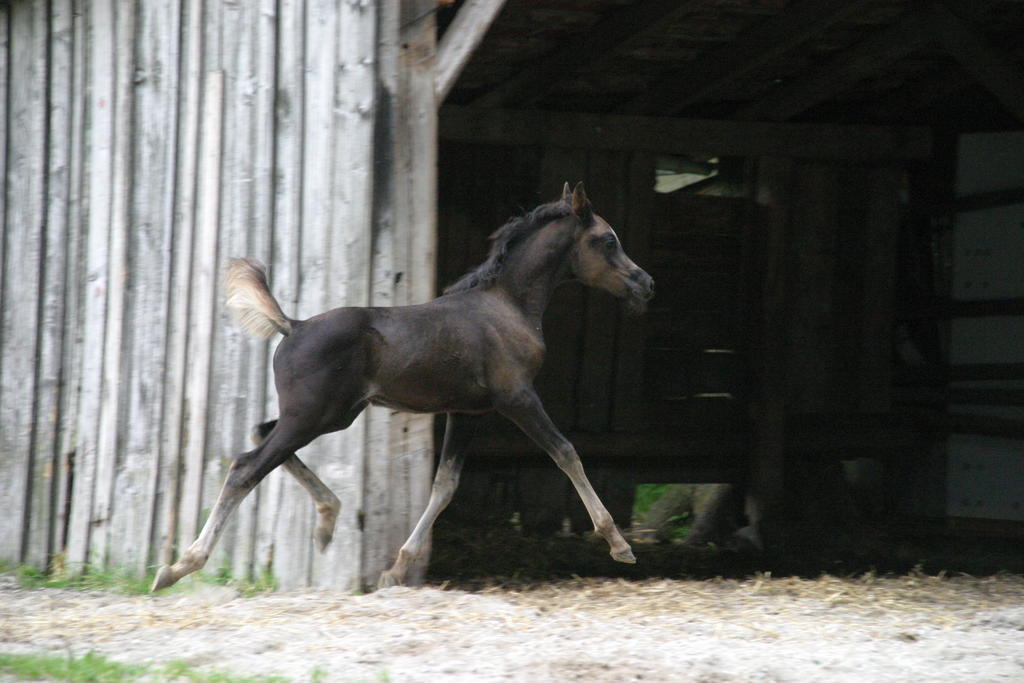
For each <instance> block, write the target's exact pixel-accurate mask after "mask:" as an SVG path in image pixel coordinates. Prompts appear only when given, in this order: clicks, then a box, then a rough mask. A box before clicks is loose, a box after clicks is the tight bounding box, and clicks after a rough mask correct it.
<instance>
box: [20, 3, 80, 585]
mask: <svg viewBox="0 0 1024 683" xmlns="http://www.w3.org/2000/svg"><path fill="white" fill-rule="evenodd" d="M72 35H73V34H72V7H71V2H70V0H54V1H53V2H51V3H50V25H49V36H48V40H49V55H50V65H49V80H48V83H47V88H46V99H47V102H48V103H49V111H48V114H49V122H48V124H47V150H46V178H47V180H46V204H45V206H46V230H45V239H44V245H43V246H44V252H43V254H42V261H43V267H42V282H41V285H42V286H41V288H40V301H39V306H40V319H39V320H40V322H39V324H40V329H39V333H40V339H39V350H38V354H37V368H38V372H39V378H38V383H37V384H38V385H37V389H36V409H35V413H36V416H37V417H36V426H35V448H34V450H35V454H34V456H33V462H34V464H33V479H34V482H33V489H32V508H31V515H30V519H29V528H28V548H27V553H26V558H25V561H27V562H29V563H31V564H34V565H35V566H40V567H41V566H46V565H47V564H48V562H49V558H50V555H51V554H52V553H54V552H55V548H54V546H53V540H54V533H53V530H54V527H55V526H56V523H57V519H56V514H57V510H58V508H57V506H56V503H57V500H56V494H57V492H58V483H59V481H60V467H59V453H58V448H59V440H60V424H61V418H60V408H61V406H62V400H61V395H62V386H63V381H64V369H63V362H62V361H63V357H64V343H65V330H66V329H67V325H66V312H67V308H68V307H67V303H66V302H67V294H68V291H67V286H66V282H65V274H66V269H67V268H66V258H67V246H68V221H67V219H68V214H67V211H68V199H69V189H70V165H71V164H70V155H71V140H70V132H71V97H70V95H71V40H72ZM68 336H70V335H68Z"/></svg>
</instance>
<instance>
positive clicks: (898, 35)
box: [735, 12, 930, 121]
mask: <svg viewBox="0 0 1024 683" xmlns="http://www.w3.org/2000/svg"><path fill="white" fill-rule="evenodd" d="M928 25H929V22H928V17H927V16H926V15H924V14H922V13H921V12H912V13H910V14H907V15H905V16H904V17H903V18H902V19H901V20H900V21H898V22H897V23H895V24H893V25H891V26H888V27H886V28H883V29H880V30H878V31H877V32H875V33H874V34H872V35H871V36H869V37H868V38H867V39H865V40H863V41H862V42H860V43H858V44H857V45H855V46H854V47H852V48H850V49H849V50H845V51H843V52H842V53H840V54H838V55H836V56H835V57H833V58H832V59H830V60H829V61H828V62H826V63H825V64H823V65H821V66H820V67H818V68H816V69H814V70H813V71H812V72H811V73H810V74H809V75H808V76H807V77H806V78H803V79H801V80H799V81H797V82H795V83H792V84H790V85H786V86H781V87H779V88H777V89H776V90H773V91H770V92H769V93H768V94H767V95H766V96H765V97H764V98H762V99H761V100H758V101H757V102H754V103H753V104H751V105H749V106H746V107H743V108H741V109H740V110H739V111H738V112H736V114H735V118H738V119H761V120H764V119H767V120H772V121H785V120H787V119H791V118H793V117H794V116H797V115H798V114H800V113H802V112H805V111H807V110H808V109H810V108H812V107H814V106H815V105H817V104H820V103H821V102H824V101H825V100H827V99H828V98H830V97H832V96H833V95H835V94H837V93H839V92H842V91H844V90H847V89H848V88H850V87H851V86H852V85H853V84H855V83H858V82H860V81H861V80H863V79H864V78H867V77H868V76H871V75H873V74H876V73H878V72H879V71H881V70H883V69H885V68H886V67H887V66H889V65H890V64H892V63H894V62H896V61H898V60H899V59H901V58H903V57H905V56H907V55H908V54H910V53H912V52H914V51H915V50H917V49H919V48H920V47H921V46H922V45H924V44H926V43H927V42H928V41H929V39H930V36H929V35H928V30H927V29H928Z"/></svg>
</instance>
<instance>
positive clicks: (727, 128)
mask: <svg viewBox="0 0 1024 683" xmlns="http://www.w3.org/2000/svg"><path fill="white" fill-rule="evenodd" d="M439 135H440V137H441V138H442V139H446V140H455V141H461V142H474V143H483V144H494V145H524V146H527V145H536V146H540V147H543V146H558V147H580V148H587V149H606V150H628V151H645V152H654V153H660V154H693V155H709V156H715V155H722V156H785V157H795V158H808V159H836V160H850V161H877V160H897V159H924V158H928V157H929V156H931V153H932V142H931V141H932V133H931V130H930V129H928V128H924V127H915V126H865V125H837V124H811V123H771V122H763V121H713V120H705V119H677V118H671V117H655V116H623V115H617V114H575V113H568V112H554V111H538V110H512V109H484V108H481V107H457V106H452V105H446V106H444V107H442V108H441V117H440V125H439Z"/></svg>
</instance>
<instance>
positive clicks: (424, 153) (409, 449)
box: [363, 0, 438, 584]
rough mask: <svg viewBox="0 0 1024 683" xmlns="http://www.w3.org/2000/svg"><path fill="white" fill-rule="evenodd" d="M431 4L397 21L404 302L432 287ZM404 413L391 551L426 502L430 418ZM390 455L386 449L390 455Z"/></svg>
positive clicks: (432, 291) (409, 5) (410, 7)
mask: <svg viewBox="0 0 1024 683" xmlns="http://www.w3.org/2000/svg"><path fill="white" fill-rule="evenodd" d="M432 5H433V3H431V2H428V1H427V0H412V1H408V2H406V3H405V4H404V6H403V11H404V12H405V16H406V19H405V20H404V21H402V23H401V25H402V27H403V31H404V32H405V35H403V36H401V38H402V45H403V47H404V50H403V52H402V58H401V60H400V61H399V68H400V70H401V71H400V76H401V78H402V79H403V80H404V82H405V86H404V87H403V88H402V95H403V98H405V101H406V103H407V107H408V109H407V110H406V111H405V113H404V114H403V116H402V118H403V119H404V124H403V125H405V126H407V127H408V136H409V137H408V142H409V145H410V149H411V151H412V153H413V156H412V159H411V160H410V162H411V163H410V169H409V171H410V174H409V175H408V176H406V178H405V179H406V182H407V183H408V186H407V187H408V189H407V190H406V191H405V193H404V196H405V197H406V200H407V201H408V202H409V203H408V204H407V205H406V207H407V208H406V214H405V217H404V220H403V223H404V230H400V231H399V233H398V234H399V239H402V238H401V234H402V232H404V233H405V235H407V237H406V238H405V239H404V240H403V241H405V242H407V243H408V244H409V251H408V253H409V270H408V285H409V290H408V297H409V299H408V302H407V303H410V304H416V303H423V302H425V301H429V300H431V299H433V298H434V296H435V295H436V292H437V283H436V280H435V278H436V268H437V265H436V263H437V107H438V101H437V94H436V91H435V67H436V64H437V29H436V25H435V22H434V15H433V13H432V12H430V11H429V10H430V9H432ZM405 46H408V47H405ZM400 195H401V193H400ZM404 417H405V420H404V424H403V425H402V427H401V433H402V436H403V440H404V443H403V447H402V449H401V451H399V453H398V454H397V455H398V457H399V458H400V461H399V462H400V474H399V476H397V477H396V478H395V479H396V480H397V482H398V483H399V484H400V485H401V486H402V491H401V492H400V493H399V495H400V496H401V500H402V502H403V503H404V502H405V501H409V504H407V505H404V506H399V505H396V506H395V514H394V515H393V516H392V519H391V523H390V529H389V541H388V543H387V547H389V548H392V549H394V550H395V551H397V548H398V547H400V546H401V544H402V543H403V542H404V541H405V537H406V536H407V535H408V534H409V532H410V531H412V527H413V524H414V523H415V520H416V519H417V518H418V517H419V515H420V514H421V513H422V511H423V509H424V508H425V507H426V504H427V500H428V498H429V492H430V484H431V478H432V477H431V475H432V473H433V460H434V458H433V456H434V432H433V418H432V417H431V416H430V415H406V416H404ZM396 428H397V427H396ZM393 433H397V432H393ZM395 455H396V454H395V453H392V457H395ZM370 457H373V454H372V453H371V454H370ZM371 543H372V540H371ZM389 560H390V558H389ZM428 560H429V551H428V552H425V553H424V555H423V556H422V557H421V558H420V560H419V561H418V562H417V563H416V564H415V566H413V567H412V568H411V571H410V574H409V580H410V582H411V583H413V584H416V583H419V582H420V581H422V579H423V572H424V570H425V568H426V565H427V562H428ZM385 568H386V567H385V565H383V564H382V565H379V566H372V565H369V566H364V568H363V569H364V576H365V577H367V578H370V579H372V580H375V579H376V576H377V575H378V574H379V573H380V571H383V570H384V569H385Z"/></svg>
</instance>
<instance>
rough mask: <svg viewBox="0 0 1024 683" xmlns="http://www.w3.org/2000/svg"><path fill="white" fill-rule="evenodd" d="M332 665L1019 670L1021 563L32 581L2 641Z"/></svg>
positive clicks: (791, 673) (459, 677)
mask: <svg viewBox="0 0 1024 683" xmlns="http://www.w3.org/2000/svg"><path fill="white" fill-rule="evenodd" d="M90 651H92V652H96V653H99V654H102V655H104V656H107V657H109V658H111V659H114V660H116V661H121V662H131V663H147V664H160V663H166V662H169V661H172V660H177V661H184V662H187V663H188V664H190V665H191V666H193V667H195V668H197V669H199V670H201V671H211V672H229V673H231V674H235V675H277V676H284V677H287V678H288V679H291V680H296V681H307V680H311V679H313V680H327V681H384V680H386V681H396V682H397V681H467V682H468V681H473V682H477V681H531V682H533V681H577V680H578V681H638V680H643V681H801V682H803V681H857V682H861V681H871V682H872V683H876V682H880V681H915V682H916V681H1022V680H1024V577H1021V576H1019V575H1005V576H996V577H989V578H972V577H967V576H956V577H948V578H947V577H934V576H925V575H923V574H920V573H911V574H909V575H904V576H897V577H877V576H874V575H872V574H868V575H864V576H860V577H857V578H847V579H839V578H834V577H831V576H823V577H819V578H817V579H813V580H811V579H800V578H779V579H773V578H770V577H768V576H764V575H761V576H758V577H755V578H750V579H745V580H732V579H710V580H668V579H646V580H638V581H628V580H624V579H607V578H605V579H576V580H569V581H564V580H563V581H553V582H546V583H541V584H536V585H534V586H532V587H522V588H521V589H519V590H509V589H507V588H489V589H483V590H478V591H474V592H467V591H463V590H451V589H441V588H439V587H429V588H418V589H415V588H392V589H388V590H384V591H379V592H376V593H371V594H367V595H346V594H339V593H331V592H323V591H301V592H282V593H273V594H263V595H260V596H257V597H251V598H246V597H240V596H239V595H238V594H237V593H236V592H235V591H234V590H233V589H231V588H226V587H210V586H204V585H201V584H196V585H195V587H194V588H193V589H191V590H189V591H188V592H185V593H182V594H177V595H163V596H156V597H151V596H122V595H115V594H111V593H103V592H80V591H69V590H57V589H34V590H26V589H23V588H20V587H19V586H18V584H17V583H16V582H15V580H14V579H13V578H11V577H0V652H7V653H20V652H49V653H62V654H70V655H74V656H82V655H85V654H86V653H87V652H90Z"/></svg>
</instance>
